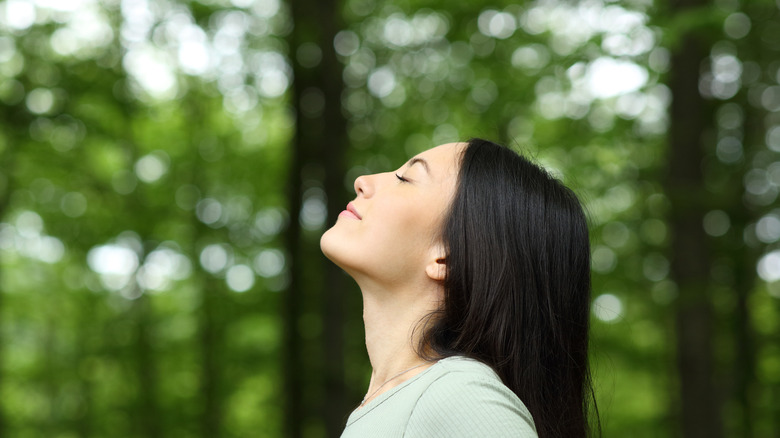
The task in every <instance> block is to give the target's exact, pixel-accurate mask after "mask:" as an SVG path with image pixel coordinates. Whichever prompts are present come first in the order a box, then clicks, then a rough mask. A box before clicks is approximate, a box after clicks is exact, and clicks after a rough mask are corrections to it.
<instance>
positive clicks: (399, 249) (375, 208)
mask: <svg viewBox="0 0 780 438" xmlns="http://www.w3.org/2000/svg"><path fill="white" fill-rule="evenodd" d="M465 145H466V144H465V143H449V144H444V145H441V146H437V147H435V148H433V149H429V150H427V151H425V152H422V153H420V154H418V155H416V156H415V157H414V158H412V159H411V160H409V161H408V162H407V163H406V164H404V165H403V166H402V167H401V168H399V169H398V170H397V171H395V172H385V173H378V174H374V175H364V176H361V177H359V178H358V179H356V180H355V193H356V195H357V196H356V198H355V200H354V201H352V202H350V204H349V206H348V207H347V209H346V210H345V211H344V212H342V213H341V214H340V215H339V218H338V220H337V221H336V224H335V225H333V227H331V228H330V229H329V230H328V231H326V232H325V234H323V235H322V239H321V240H320V247H321V248H322V252H323V253H324V254H325V255H326V256H327V257H328V258H329V259H331V260H332V261H333V262H334V263H336V264H337V265H339V266H340V267H341V268H343V269H344V270H345V271H347V273H349V274H350V275H352V276H353V277H356V278H357V277H368V278H370V279H373V280H376V281H379V282H390V283H403V282H405V281H408V280H410V279H413V278H415V277H417V276H425V275H426V274H425V266H426V264H428V263H429V262H430V260H435V259H436V258H438V257H443V256H444V253H443V248H442V246H441V242H440V240H439V236H440V233H441V229H442V226H443V221H444V217H445V214H446V212H447V209H448V207H449V205H450V201H451V200H452V197H453V195H454V193H455V189H456V185H457V177H458V166H459V157H460V155H461V152H462V151H463V148H464V147H465Z"/></svg>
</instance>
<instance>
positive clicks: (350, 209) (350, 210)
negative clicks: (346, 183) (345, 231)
mask: <svg viewBox="0 0 780 438" xmlns="http://www.w3.org/2000/svg"><path fill="white" fill-rule="evenodd" d="M339 216H344V217H348V218H352V219H357V220H361V219H363V218H362V217H361V216H360V213H358V211H357V209H356V208H355V206H354V205H353V204H352V203H351V202H350V203H349V204H347V209H346V210H344V211H342V212H341V213H339Z"/></svg>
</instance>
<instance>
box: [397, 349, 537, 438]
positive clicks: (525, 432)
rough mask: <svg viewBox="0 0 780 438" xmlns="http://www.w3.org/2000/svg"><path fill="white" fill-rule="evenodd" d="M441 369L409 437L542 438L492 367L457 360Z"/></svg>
mask: <svg viewBox="0 0 780 438" xmlns="http://www.w3.org/2000/svg"><path fill="white" fill-rule="evenodd" d="M436 368H437V370H436V373H435V375H434V376H431V377H433V379H434V380H433V381H432V382H430V384H429V385H428V386H427V388H426V389H425V391H424V392H423V393H422V394H421V395H420V398H419V399H418V400H417V403H416V405H415V406H414V409H413V411H412V415H411V417H410V418H409V423H408V426H407V434H406V435H405V436H409V437H414V436H421V437H422V436H426V437H438V436H441V437H444V436H446V437H459V436H463V437H465V436H469V437H480V436H485V437H487V436H491V437H502V436H514V437H517V436H519V437H536V436H537V435H536V429H535V427H534V423H533V419H532V417H531V414H530V413H529V412H528V409H527V408H526V407H525V405H524V404H523V402H522V401H520V399H519V398H518V397H517V395H515V394H514V393H513V392H512V391H511V390H510V389H509V388H507V387H506V386H505V385H504V384H503V383H502V382H501V379H500V378H499V377H498V375H496V373H495V372H494V371H493V370H492V369H491V368H490V367H489V366H487V365H485V364H483V363H481V362H478V361H476V360H473V359H468V358H465V357H459V356H458V357H451V358H447V359H443V360H442V361H440V362H439V363H438V364H436ZM431 371H433V369H432V370H431Z"/></svg>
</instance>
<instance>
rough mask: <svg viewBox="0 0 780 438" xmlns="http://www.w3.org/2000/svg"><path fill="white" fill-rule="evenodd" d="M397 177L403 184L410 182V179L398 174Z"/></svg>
mask: <svg viewBox="0 0 780 438" xmlns="http://www.w3.org/2000/svg"><path fill="white" fill-rule="evenodd" d="M395 177H396V178H398V179H399V180H400V181H401V182H409V180H408V179H406V178H404V177H402V176H401V175H399V174H397V173H396V174H395Z"/></svg>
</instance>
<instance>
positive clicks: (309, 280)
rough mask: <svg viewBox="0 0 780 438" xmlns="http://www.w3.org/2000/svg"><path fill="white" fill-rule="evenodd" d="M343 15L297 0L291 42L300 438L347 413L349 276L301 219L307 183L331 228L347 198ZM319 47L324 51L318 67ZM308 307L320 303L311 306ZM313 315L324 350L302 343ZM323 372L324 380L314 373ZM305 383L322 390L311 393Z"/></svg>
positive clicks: (294, 369)
mask: <svg viewBox="0 0 780 438" xmlns="http://www.w3.org/2000/svg"><path fill="white" fill-rule="evenodd" d="M339 10H340V8H339V2H338V1H337V0H293V1H291V11H292V20H293V23H294V24H295V29H294V30H293V32H292V33H291V35H290V38H289V41H290V59H291V62H292V64H293V74H294V76H295V79H294V81H293V87H292V99H293V102H294V105H295V117H296V129H295V137H294V139H293V144H292V148H291V152H290V165H289V184H288V189H289V192H288V197H289V209H290V210H289V211H290V226H289V228H288V230H287V234H286V244H287V248H288V251H289V254H290V260H289V262H290V265H288V266H289V269H290V270H289V272H290V275H291V281H290V285H289V288H288V290H287V291H286V292H285V293H286V297H285V300H284V304H283V305H284V320H285V322H284V327H285V347H286V353H285V357H284V370H285V396H286V398H287V401H286V406H285V408H286V409H285V429H286V434H287V436H288V437H291V438H296V437H299V436H301V424H302V422H303V421H304V419H306V420H309V419H311V417H312V416H321V417H322V418H323V421H324V426H325V430H326V432H327V436H333V437H335V436H339V434H340V433H341V430H342V428H343V426H344V425H343V419H344V416H345V414H346V410H347V409H348V407H347V404H346V394H345V389H344V376H343V369H344V368H343V357H344V346H343V335H344V334H343V314H342V313H343V312H342V309H343V306H344V298H343V296H344V294H343V274H342V273H341V272H340V270H339V269H338V268H336V267H335V266H334V265H332V264H331V263H329V262H326V261H325V260H324V258H323V257H322V255H321V254H319V244H318V240H319V239H318V238H319V234H318V233H317V234H316V236H314V235H311V234H306V233H302V230H301V229H300V222H299V212H300V211H301V206H302V202H303V199H302V196H303V191H304V190H305V188H306V187H305V186H304V182H305V180H309V181H316V183H318V184H321V185H322V188H323V189H324V190H325V192H326V194H327V211H328V217H327V221H326V223H327V226H329V225H331V224H333V222H334V221H335V219H336V215H337V214H338V212H340V211H341V210H342V209H343V208H344V206H345V203H346V198H347V197H346V195H345V190H344V187H343V184H342V183H343V177H344V174H345V169H344V167H345V166H344V155H345V152H346V146H347V139H346V120H345V119H344V116H343V113H342V108H341V93H342V89H343V86H342V79H341V78H342V67H341V64H340V62H339V61H338V59H337V57H336V53H335V50H334V47H333V39H334V37H335V36H336V33H337V32H338V31H339V23H340V21H341V19H340V14H339ZM315 46H316V47H317V48H318V49H319V50H320V51H321V52H320V55H321V59H320V60H319V62H317V61H316V58H318V56H317V55H316V52H317V49H315V48H314V47H315ZM312 49H313V50H312ZM312 52H313V53H314V55H311V53H312ZM301 61H302V62H301ZM303 302H305V303H314V306H310V305H309V304H307V306H306V307H305V308H304V307H303V306H302V304H301V303H303ZM317 303H318V304H317ZM307 312H312V313H319V314H320V315H321V317H320V318H316V319H319V320H320V321H322V344H321V345H320V346H318V348H313V349H312V348H309V347H308V346H306V345H303V342H302V340H301V333H300V332H299V326H298V322H299V320H300V317H301V315H303V314H304V313H307ZM304 349H305V350H306V351H321V353H320V354H321V358H318V359H315V361H316V362H318V363H312V359H311V358H307V360H306V361H304V360H303V358H304V356H303V354H302V353H301V352H302V351H303V350H304ZM316 370H319V371H321V376H319V377H315V376H313V375H312V374H313V373H314V372H315V371H316ZM304 382H310V383H311V384H313V385H316V386H320V385H322V387H321V388H304V387H303V383H304ZM304 400H306V401H307V404H304V403H303V402H304ZM309 402H311V404H308V403H309Z"/></svg>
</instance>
